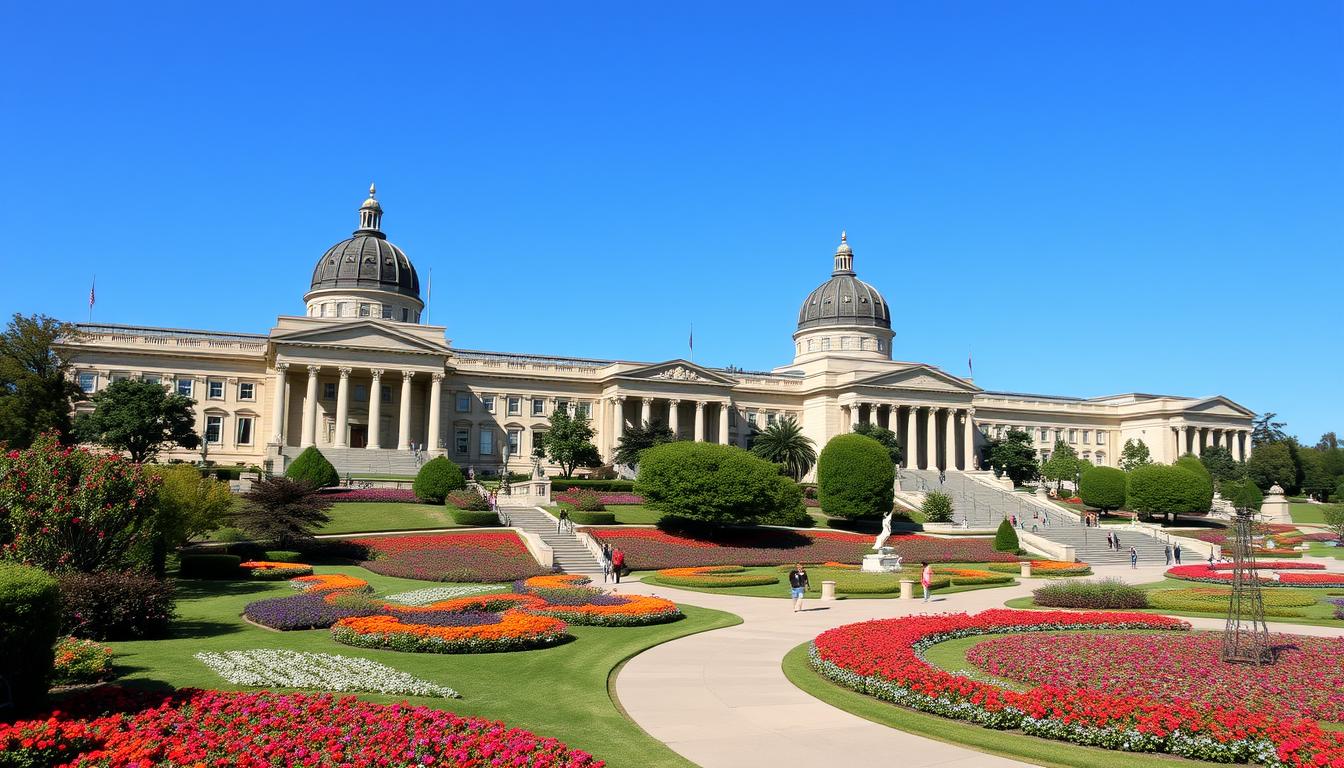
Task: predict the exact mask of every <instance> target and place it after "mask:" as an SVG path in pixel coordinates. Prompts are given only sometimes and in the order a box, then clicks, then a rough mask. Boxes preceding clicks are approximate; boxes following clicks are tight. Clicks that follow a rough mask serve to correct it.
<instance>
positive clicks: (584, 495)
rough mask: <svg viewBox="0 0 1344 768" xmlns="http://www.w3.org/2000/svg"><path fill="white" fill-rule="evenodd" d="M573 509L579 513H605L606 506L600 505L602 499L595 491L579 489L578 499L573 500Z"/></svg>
mask: <svg viewBox="0 0 1344 768" xmlns="http://www.w3.org/2000/svg"><path fill="white" fill-rule="evenodd" d="M574 502H575V503H574V509H576V510H578V511H579V512H605V511H607V506H606V505H605V504H603V503H602V497H601V496H599V495H598V494H597V491H590V490H587V489H580V490H579V494H578V497H577V498H575V499H574Z"/></svg>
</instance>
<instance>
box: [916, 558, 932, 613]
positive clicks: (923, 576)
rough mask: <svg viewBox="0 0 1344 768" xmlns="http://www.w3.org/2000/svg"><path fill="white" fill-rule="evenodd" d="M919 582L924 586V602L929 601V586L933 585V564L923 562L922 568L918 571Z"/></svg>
mask: <svg viewBox="0 0 1344 768" xmlns="http://www.w3.org/2000/svg"><path fill="white" fill-rule="evenodd" d="M919 583H920V585H921V586H923V587H924V602H926V603H927V602H929V587H931V586H932V585H933V566H932V565H929V564H928V563H924V570H922V571H920V573H919Z"/></svg>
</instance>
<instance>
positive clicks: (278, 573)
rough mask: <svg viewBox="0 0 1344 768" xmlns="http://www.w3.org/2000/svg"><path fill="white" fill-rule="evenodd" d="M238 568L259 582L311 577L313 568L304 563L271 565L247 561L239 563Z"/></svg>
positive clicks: (260, 561)
mask: <svg viewBox="0 0 1344 768" xmlns="http://www.w3.org/2000/svg"><path fill="white" fill-rule="evenodd" d="M238 567H239V568H242V569H243V570H245V571H247V572H248V573H249V574H250V575H251V576H252V578H254V579H258V580H260V581H284V580H285V579H293V578H297V577H299V576H311V575H312V574H313V566H311V565H306V564H304V563H272V562H268V561H266V560H249V561H247V562H245V563H239V564H238Z"/></svg>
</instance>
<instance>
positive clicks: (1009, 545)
mask: <svg viewBox="0 0 1344 768" xmlns="http://www.w3.org/2000/svg"><path fill="white" fill-rule="evenodd" d="M1021 546H1022V545H1021V544H1020V543H1018V540H1017V531H1015V530H1013V526H1012V524H1011V523H1009V522H1008V520H1007V519H1004V520H1002V521H1000V522H999V529H998V530H997V531H995V532H994V550H995V551H996V552H1016V551H1017V550H1018V549H1019V548H1020V547H1021Z"/></svg>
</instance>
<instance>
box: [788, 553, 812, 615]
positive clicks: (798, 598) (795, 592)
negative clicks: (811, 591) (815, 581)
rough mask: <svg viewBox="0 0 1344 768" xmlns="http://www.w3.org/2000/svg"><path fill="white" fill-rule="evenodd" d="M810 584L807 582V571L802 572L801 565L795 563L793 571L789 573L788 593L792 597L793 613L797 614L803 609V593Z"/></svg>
mask: <svg viewBox="0 0 1344 768" xmlns="http://www.w3.org/2000/svg"><path fill="white" fill-rule="evenodd" d="M810 586H811V584H809V583H808V581H807V571H805V570H803V564H802V563H795V564H794V566H793V570H792V571H789V593H790V594H791V595H792V596H793V612H794V613H797V612H798V611H800V610H802V609H803V593H804V592H806V591H807V588H808V587H810Z"/></svg>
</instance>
